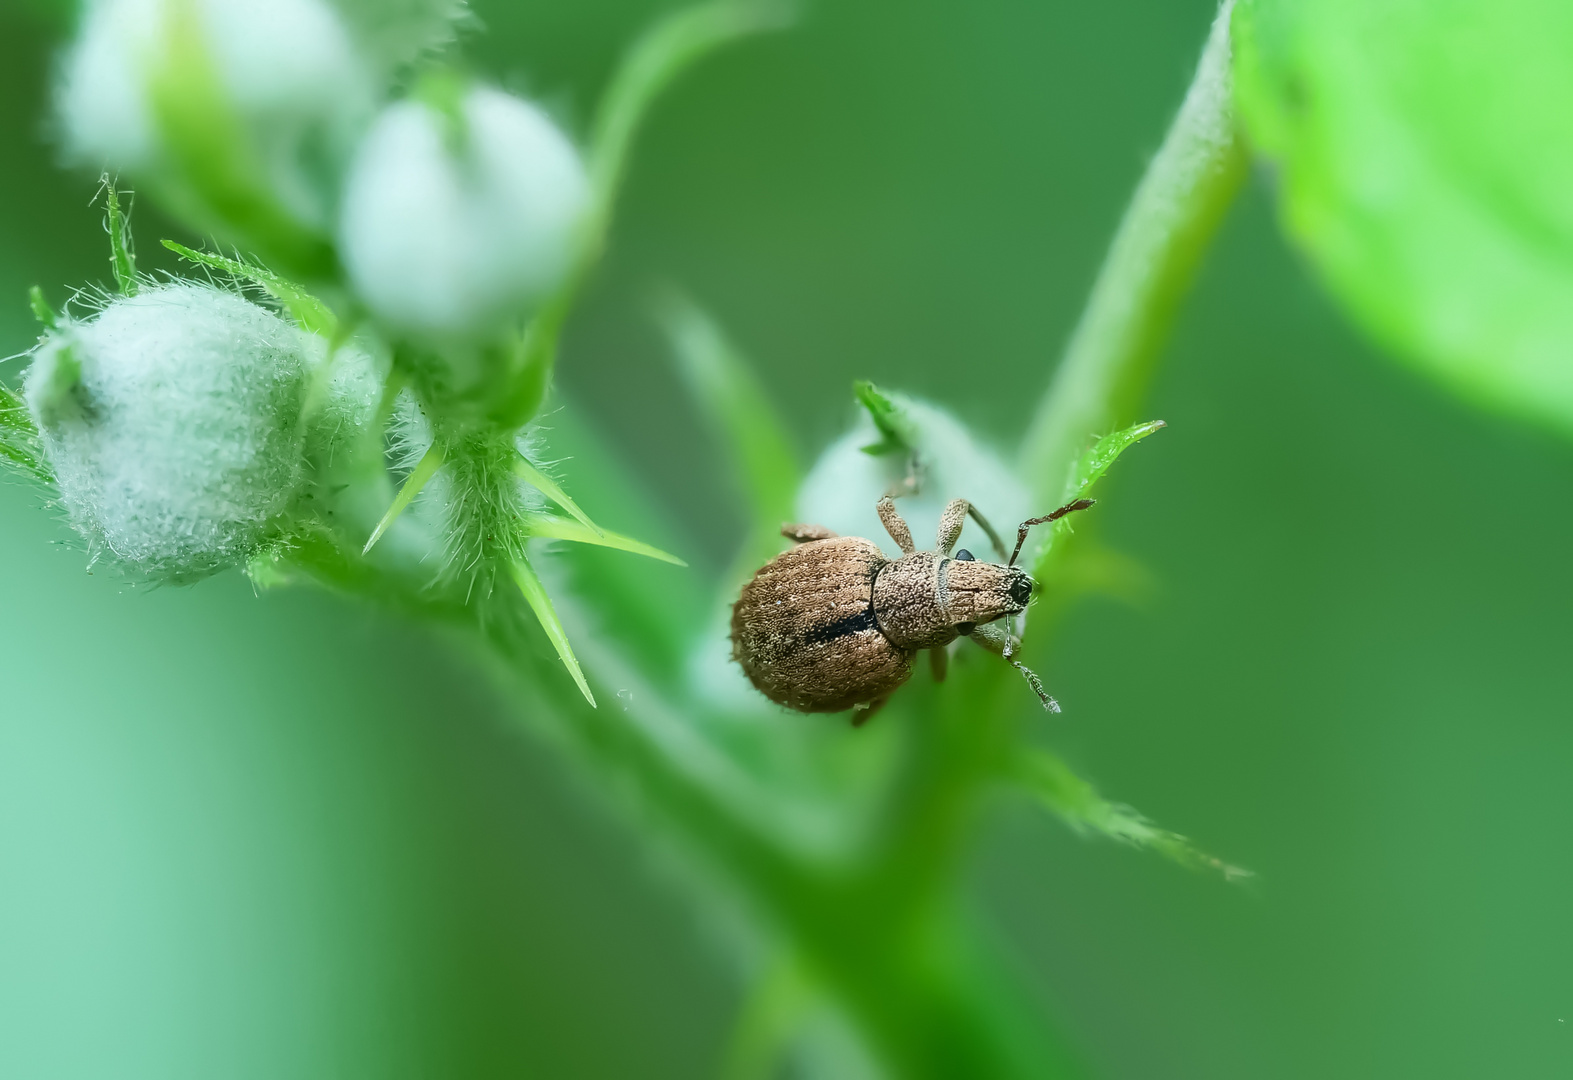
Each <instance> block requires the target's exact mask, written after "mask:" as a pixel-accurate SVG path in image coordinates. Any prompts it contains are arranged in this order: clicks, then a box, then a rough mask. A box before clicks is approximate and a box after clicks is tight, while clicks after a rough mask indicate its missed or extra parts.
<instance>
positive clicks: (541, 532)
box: [522, 514, 688, 566]
mask: <svg viewBox="0 0 1573 1080" xmlns="http://www.w3.org/2000/svg"><path fill="white" fill-rule="evenodd" d="M522 520H523V522H524V531H525V532H526V533H528V534H529V535H531V536H539V537H542V538H545V539H549V540H569V541H572V542H573V543H576V544H594V545H596V546H597V547H608V548H616V549H617V550H618V551H628V552H632V553H633V554H635V555H644V556H646V557H648V558H651V559H659V560H660V561H661V562H667V563H671V564H672V565H673V566H687V565H688V564H687V563H685V562H684V561H683V560H682V559H679V558H678V557H677V556H676V555H669V554H667V553H666V552H664V551H662V550H661V549H660V548H658V547H652V546H650V545H649V544H646V543H644V542H642V541H639V540H634V539H632V538H631V537H627V536H623V535H622V534H620V533H614V532H608V531H607V530H605V529H594V528H591V527H590V526H587V525H585V524H584V523H583V522H580V521H574V520H572V519H571V518H561V517H557V516H556V515H553V514H524V515H522Z"/></svg>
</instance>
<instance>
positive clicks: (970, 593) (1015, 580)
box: [940, 548, 1035, 626]
mask: <svg viewBox="0 0 1573 1080" xmlns="http://www.w3.org/2000/svg"><path fill="white" fill-rule="evenodd" d="M940 574H941V592H940V595H941V596H943V597H945V599H946V601H947V603H946V605H945V606H946V608H947V610H948V611H949V614H950V620H951V622H952V623H953V624H955V625H958V626H959V625H962V624H965V623H971V624H973V625H979V624H982V623H989V622H993V621H994V620H995V619H1002V618H1004V617H1005V616H1007V615H1017V614H1020V613H1021V612H1023V611H1026V610H1027V605H1028V604H1029V603H1031V602H1032V590H1033V588H1034V584H1035V583H1034V582H1033V580H1032V578H1031V577H1029V576H1028V575H1027V572H1026V571H1025V570H1022V569H1021V568H1020V567H1018V566H1006V565H1004V564H1003V563H990V562H980V561H979V560H977V559H975V558H973V557H972V553H971V552H969V551H968V550H967V549H966V548H962V549H961V550H960V551H958V552H956V554H955V556H954V557H952V558H950V559H947V560H946V561H945V562H944V563H943V564H942V567H941V571H940Z"/></svg>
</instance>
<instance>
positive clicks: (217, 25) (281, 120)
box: [57, 0, 374, 230]
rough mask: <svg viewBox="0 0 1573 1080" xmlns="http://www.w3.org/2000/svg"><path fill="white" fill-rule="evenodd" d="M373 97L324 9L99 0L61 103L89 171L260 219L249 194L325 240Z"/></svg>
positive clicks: (343, 35)
mask: <svg viewBox="0 0 1573 1080" xmlns="http://www.w3.org/2000/svg"><path fill="white" fill-rule="evenodd" d="M373 97H374V93H373V86H372V81H371V78H370V75H369V71H368V67H367V64H366V63H365V62H363V60H362V58H361V55H360V52H359V50H358V49H357V47H356V45H355V43H354V42H353V41H352V40H351V38H350V35H349V32H348V31H347V30H346V28H345V27H344V25H343V23H342V21H341V20H340V17H339V15H338V13H337V12H335V10H334V9H333V8H332V7H331V6H329V5H328V4H325V3H323V2H322V0H96V2H93V3H91V4H89V6H88V8H87V11H86V12H85V14H84V18H83V22H82V28H81V31H80V33H79V35H78V37H77V40H76V42H75V44H74V45H72V47H71V48H70V50H69V51H68V52H67V54H66V56H65V58H64V63H63V65H62V71H61V79H60V83H59V86H58V92H57V99H58V110H59V113H60V117H61V121H62V127H63V129H64V133H65V136H66V140H67V145H68V149H69V151H70V152H71V153H72V154H73V156H75V157H77V158H79V159H81V160H82V161H84V162H87V163H90V164H93V165H100V166H107V167H109V168H111V169H117V170H118V169H124V170H126V171H128V172H130V173H133V174H136V175H139V176H144V177H150V178H152V179H154V180H156V181H159V182H160V183H161V184H162V185H163V186H164V188H165V189H166V190H167V191H168V192H172V193H176V196H177V198H185V199H187V200H188V201H189V200H190V199H192V198H195V199H196V200H197V202H198V203H201V204H203V205H205V206H206V210H205V211H204V212H205V213H206V214H209V215H212V214H218V215H219V216H221V217H222V215H223V213H224V212H225V211H226V210H229V211H231V212H233V207H234V206H235V205H248V206H252V208H251V209H248V210H247V211H245V213H247V214H251V215H253V216H254V215H255V214H256V213H257V211H256V210H255V208H254V205H253V204H254V203H255V199H256V198H258V197H260V196H258V195H256V194H254V193H251V192H249V191H248V192H245V193H237V191H236V189H235V185H236V184H237V183H239V184H245V185H252V184H255V185H258V186H259V190H260V191H261V192H263V193H265V197H266V198H268V199H270V200H272V201H273V202H275V203H276V204H277V205H279V206H280V207H282V208H283V211H284V212H285V213H287V214H288V215H289V216H290V217H292V218H293V219H294V220H295V221H297V222H299V223H302V224H303V225H304V226H307V227H310V228H313V229H317V230H326V229H328V228H329V226H330V225H331V221H332V218H333V211H334V202H335V200H336V198H337V195H338V185H339V180H340V177H341V174H342V171H343V165H344V163H345V162H346V161H347V160H348V158H349V155H350V153H351V151H352V150H353V147H354V143H355V140H356V137H357V136H358V135H359V133H360V132H361V130H362V129H363V128H364V126H365V123H366V122H367V120H369V118H370V116H371V113H372V103H373ZM237 167H240V169H241V171H240V172H239V173H237ZM253 169H254V170H256V172H257V175H252V174H251V171H252V170H253ZM246 200H251V202H249V203H248V202H246ZM235 224H237V225H238V226H239V227H241V228H244V227H246V226H247V225H251V226H253V227H254V226H255V222H246V221H242V222H238V223H235Z"/></svg>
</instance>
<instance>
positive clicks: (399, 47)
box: [333, 0, 466, 69]
mask: <svg viewBox="0 0 1573 1080" xmlns="http://www.w3.org/2000/svg"><path fill="white" fill-rule="evenodd" d="M333 5H334V7H336V8H338V9H339V13H340V14H341V15H343V16H344V21H345V22H346V23H348V24H349V27H350V29H351V31H352V32H353V33H354V34H355V40H356V41H357V42H358V43H359V44H360V46H361V51H362V52H364V53H365V55H366V57H367V58H368V59H369V60H371V61H373V62H374V63H376V64H377V65H379V66H380V67H382V68H385V69H392V68H398V67H402V66H403V65H405V64H408V63H410V62H411V61H413V60H415V59H417V58H419V57H420V56H422V55H424V54H427V53H431V52H433V51H435V50H437V49H441V48H443V47H444V46H446V45H448V44H449V43H450V42H452V41H453V37H454V28H455V26H456V25H457V24H458V23H459V21H460V20H461V19H463V18H464V16H465V14H466V5H465V2H464V0H333Z"/></svg>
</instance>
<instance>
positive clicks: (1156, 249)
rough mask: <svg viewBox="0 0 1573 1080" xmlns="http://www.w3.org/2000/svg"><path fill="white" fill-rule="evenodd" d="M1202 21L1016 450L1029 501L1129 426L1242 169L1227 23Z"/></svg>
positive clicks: (1225, 10)
mask: <svg viewBox="0 0 1573 1080" xmlns="http://www.w3.org/2000/svg"><path fill="white" fill-rule="evenodd" d="M1233 9H1234V0H1224V3H1223V4H1222V6H1221V7H1220V8H1219V10H1218V15H1217V17H1216V18H1215V19H1214V20H1213V26H1212V32H1211V33H1210V34H1209V36H1208V38H1207V45H1206V47H1205V48H1204V49H1203V51H1202V58H1201V62H1200V64H1198V65H1197V69H1196V76H1195V78H1194V79H1192V81H1191V87H1190V90H1189V91H1187V93H1186V95H1185V102H1184V103H1183V104H1182V105H1181V106H1180V112H1179V115H1177V116H1176V117H1175V118H1174V122H1173V123H1172V124H1171V125H1170V127H1169V132H1168V134H1167V135H1166V136H1165V137H1164V140H1163V145H1162V146H1161V147H1160V148H1159V149H1158V153H1157V155H1156V156H1155V157H1154V158H1153V160H1152V163H1151V164H1150V165H1149V166H1148V167H1147V172H1146V174H1145V175H1144V176H1143V177H1142V180H1141V183H1140V184H1139V185H1138V186H1137V188H1136V193H1135V195H1134V196H1133V197H1132V199H1131V202H1130V205H1129V206H1128V207H1127V208H1126V211H1125V216H1124V218H1123V219H1122V220H1121V222H1120V228H1119V232H1118V233H1116V234H1115V237H1114V243H1113V244H1112V246H1111V247H1110V248H1109V253H1108V255H1107V256H1106V257H1105V258H1104V262H1103V267H1102V269H1101V270H1100V271H1099V272H1098V279H1097V281H1096V282H1095V283H1094V284H1093V287H1092V295H1091V296H1090V297H1089V298H1088V300H1087V306H1086V308H1085V309H1084V310H1083V312H1082V316H1081V321H1080V322H1078V323H1077V325H1076V331H1075V333H1074V334H1073V335H1072V337H1071V340H1070V344H1069V346H1068V347H1067V348H1066V351H1065V358H1064V360H1062V361H1061V363H1060V366H1059V369H1058V370H1057V371H1056V372H1055V373H1054V378H1053V380H1052V381H1051V382H1050V384H1049V388H1048V391H1047V392H1046V393H1045V394H1044V396H1043V399H1042V401H1041V403H1040V404H1039V406H1038V411H1037V414H1036V415H1035V416H1034V417H1033V420H1032V423H1031V425H1030V426H1029V428H1028V430H1027V437H1026V439H1025V441H1024V442H1023V444H1022V452H1021V465H1022V470H1023V473H1024V475H1026V476H1028V477H1031V478H1032V481H1033V483H1034V485H1035V487H1036V488H1037V490H1038V492H1039V493H1040V495H1042V496H1043V497H1044V498H1047V499H1052V498H1055V497H1057V496H1058V495H1059V492H1060V487H1061V485H1062V484H1063V483H1064V482H1065V477H1066V473H1067V470H1069V468H1070V467H1071V464H1072V463H1073V462H1074V461H1075V460H1076V457H1077V455H1078V454H1080V452H1081V451H1082V450H1084V449H1086V446H1087V443H1088V440H1089V439H1090V438H1092V437H1093V436H1096V435H1103V434H1107V433H1108V432H1109V431H1111V430H1113V429H1115V428H1117V427H1121V426H1123V425H1125V424H1129V423H1132V422H1134V421H1135V419H1136V416H1135V415H1134V410H1135V409H1136V407H1137V406H1138V404H1139V402H1140V399H1141V397H1142V395H1143V394H1144V392H1145V391H1146V388H1147V384H1148V383H1149V382H1150V381H1151V376H1152V370H1153V365H1154V361H1155V359H1156V358H1157V355H1158V353H1159V351H1160V350H1161V348H1162V346H1163V343H1164V340H1165V339H1166V337H1167V336H1168V331H1169V327H1170V324H1171V323H1172V322H1173V319H1174V313H1175V309H1176V308H1177V307H1178V305H1179V301H1180V299H1181V297H1182V296H1183V295H1184V294H1185V292H1186V290H1187V289H1188V288H1189V287H1190V284H1191V281H1192V280H1193V279H1194V278H1195V276H1196V270H1197V267H1198V265H1199V264H1200V262H1201V258H1202V255H1203V253H1204V252H1205V251H1206V250H1207V247H1208V244H1209V243H1210V242H1211V240H1212V238H1213V234H1214V233H1215V232H1216V231H1217V229H1218V226H1219V224H1220V223H1221V222H1222V220H1223V217H1224V212H1225V211H1226V210H1227V209H1228V208H1229V204H1230V203H1231V202H1232V201H1233V199H1234V196H1235V194H1236V193H1237V192H1238V191H1239V189H1240V184H1241V181H1242V180H1243V178H1244V177H1245V173H1246V157H1245V152H1244V149H1243V148H1242V146H1241V144H1240V140H1239V137H1238V135H1237V134H1236V130H1235V123H1234V110H1233V105H1232V101H1231V97H1232V80H1231V77H1230V72H1229V56H1230V49H1229V16H1230V13H1231V12H1232V11H1233Z"/></svg>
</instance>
